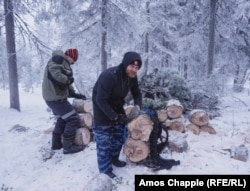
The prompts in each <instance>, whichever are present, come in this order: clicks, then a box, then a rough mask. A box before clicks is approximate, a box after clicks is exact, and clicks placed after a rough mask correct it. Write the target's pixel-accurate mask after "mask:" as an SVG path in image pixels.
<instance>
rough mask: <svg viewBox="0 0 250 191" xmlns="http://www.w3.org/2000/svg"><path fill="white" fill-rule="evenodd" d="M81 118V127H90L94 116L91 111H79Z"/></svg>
mask: <svg viewBox="0 0 250 191" xmlns="http://www.w3.org/2000/svg"><path fill="white" fill-rule="evenodd" d="M78 115H79V118H80V123H81V127H88V128H90V127H91V126H92V123H93V116H92V114H91V113H78Z"/></svg>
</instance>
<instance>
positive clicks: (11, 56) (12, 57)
mask: <svg viewBox="0 0 250 191" xmlns="http://www.w3.org/2000/svg"><path fill="white" fill-rule="evenodd" d="M12 3H13V2H12V0H4V15H5V28H6V47H7V57H8V71H9V88H10V108H13V109H16V110H18V111H20V103H19V90H18V75H17V60H16V42H15V25H14V13H13V12H14V9H13V4H12Z"/></svg>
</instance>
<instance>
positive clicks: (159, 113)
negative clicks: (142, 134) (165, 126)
mask: <svg viewBox="0 0 250 191" xmlns="http://www.w3.org/2000/svg"><path fill="white" fill-rule="evenodd" d="M157 117H158V119H159V120H160V122H164V121H166V120H167V118H168V114H167V111H166V110H165V109H162V110H158V111H157Z"/></svg>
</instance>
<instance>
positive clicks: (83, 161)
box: [0, 87, 250, 191]
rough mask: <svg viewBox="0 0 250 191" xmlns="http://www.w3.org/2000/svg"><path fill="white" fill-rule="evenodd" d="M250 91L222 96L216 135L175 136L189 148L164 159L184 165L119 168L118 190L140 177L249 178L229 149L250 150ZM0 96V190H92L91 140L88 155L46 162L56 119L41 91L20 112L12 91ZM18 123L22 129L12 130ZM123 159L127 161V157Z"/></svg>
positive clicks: (247, 167)
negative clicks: (14, 105)
mask: <svg viewBox="0 0 250 191" xmlns="http://www.w3.org/2000/svg"><path fill="white" fill-rule="evenodd" d="M249 90H250V88H249V87H245V90H244V91H243V92H241V93H232V92H231V93H230V92H229V93H228V94H227V95H226V97H221V99H222V104H221V105H220V107H221V108H222V110H221V114H222V115H221V117H217V118H214V119H213V120H210V124H211V125H212V126H213V127H214V128H215V130H216V132H217V133H216V134H214V135H211V134H208V133H205V132H201V133H200V135H194V134H193V133H192V132H185V133H182V134H181V133H178V132H170V137H171V136H172V138H175V136H180V137H182V138H183V137H184V138H185V139H186V140H187V143H188V150H187V152H184V153H176V152H172V153H163V154H162V156H163V157H165V158H172V159H175V160H180V162H181V165H179V166H174V167H173V168H172V169H170V170H161V171H158V172H152V170H151V169H149V168H147V167H145V166H140V165H136V164H134V163H130V162H128V164H127V166H126V167H124V168H116V167H114V173H115V174H116V175H117V176H118V177H119V178H120V179H119V181H117V180H112V183H113V190H117V191H124V190H126V191H130V190H131V191H132V190H134V175H135V174H250V162H249V158H248V160H247V161H246V162H243V161H240V160H236V159H233V158H231V157H230V152H228V151H227V149H232V148H236V147H238V146H240V145H244V146H245V147H246V148H247V149H248V150H250V117H249V116H250V95H249ZM0 97H1V99H0V115H1V126H0V188H1V190H8V189H10V190H11V189H12V190H15V191H16V190H17V191H40V190H41V191H43V190H48V191H50V190H53V191H66V190H72V191H84V190H87V188H88V185H89V183H91V182H93V179H95V178H96V177H98V176H99V172H98V167H97V159H96V145H95V143H94V142H91V143H90V144H89V145H88V146H87V148H85V150H84V151H82V152H80V153H76V154H72V155H64V154H63V153H62V150H59V151H55V153H54V155H53V156H52V158H51V159H48V160H46V161H44V160H43V153H44V152H46V151H48V150H49V149H50V147H51V134H45V133H44V130H47V129H48V128H50V127H52V125H53V120H52V119H51V118H52V115H51V114H50V113H49V112H48V111H47V106H46V104H45V102H44V101H43V99H42V96H41V90H40V88H39V89H36V90H35V91H34V93H27V92H23V91H21V90H20V103H21V112H18V111H16V110H13V109H9V92H8V91H7V90H5V91H4V90H0ZM15 125H19V126H16V127H19V128H13V127H14V126H15ZM120 158H121V159H123V160H126V157H125V156H124V154H123V153H121V156H120ZM105 181H106V180H105ZM97 186H98V187H99V186H100V184H97Z"/></svg>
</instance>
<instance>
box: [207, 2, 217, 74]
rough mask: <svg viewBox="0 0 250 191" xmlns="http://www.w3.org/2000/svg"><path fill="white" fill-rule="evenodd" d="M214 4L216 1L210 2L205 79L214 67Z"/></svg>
mask: <svg viewBox="0 0 250 191" xmlns="http://www.w3.org/2000/svg"><path fill="white" fill-rule="evenodd" d="M216 3H217V0H210V20H209V44H208V61H207V62H208V63H207V77H210V75H211V74H212V71H213V67H214V44H215V18H216Z"/></svg>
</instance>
